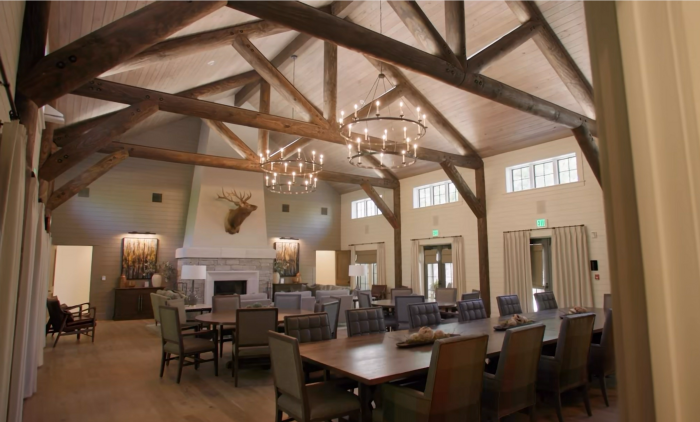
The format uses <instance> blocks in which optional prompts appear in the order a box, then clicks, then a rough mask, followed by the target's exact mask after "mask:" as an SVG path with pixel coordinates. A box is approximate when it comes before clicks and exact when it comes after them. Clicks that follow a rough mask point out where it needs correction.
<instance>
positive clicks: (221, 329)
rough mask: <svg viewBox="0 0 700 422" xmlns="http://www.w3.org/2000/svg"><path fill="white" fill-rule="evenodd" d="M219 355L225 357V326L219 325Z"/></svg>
mask: <svg viewBox="0 0 700 422" xmlns="http://www.w3.org/2000/svg"><path fill="white" fill-rule="evenodd" d="M219 349H220V350H219V356H221V357H224V326H223V325H222V326H221V327H219Z"/></svg>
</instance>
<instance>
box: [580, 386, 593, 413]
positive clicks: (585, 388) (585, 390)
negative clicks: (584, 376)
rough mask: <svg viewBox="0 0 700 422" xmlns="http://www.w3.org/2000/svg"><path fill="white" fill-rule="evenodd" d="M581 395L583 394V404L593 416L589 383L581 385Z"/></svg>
mask: <svg viewBox="0 0 700 422" xmlns="http://www.w3.org/2000/svg"><path fill="white" fill-rule="evenodd" d="M581 395H583V404H584V405H585V406H586V413H588V416H589V417H590V416H593V413H592V412H591V400H590V399H589V398H588V384H586V385H583V386H581Z"/></svg>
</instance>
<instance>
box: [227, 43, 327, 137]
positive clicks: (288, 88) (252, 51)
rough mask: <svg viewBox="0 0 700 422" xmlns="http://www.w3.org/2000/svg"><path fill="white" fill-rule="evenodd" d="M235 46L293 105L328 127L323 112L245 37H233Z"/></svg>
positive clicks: (311, 118) (317, 122) (311, 119)
mask: <svg viewBox="0 0 700 422" xmlns="http://www.w3.org/2000/svg"><path fill="white" fill-rule="evenodd" d="M233 48H235V49H236V51H238V54H240V55H241V57H243V58H244V59H245V61H247V62H248V63H249V64H250V65H251V66H253V69H255V70H256V71H257V72H258V74H259V75H260V76H261V77H262V78H263V79H265V81H267V82H268V83H269V84H270V86H272V87H273V88H274V89H275V91H277V93H278V94H280V96H282V98H284V99H285V100H286V101H287V102H288V103H289V104H291V105H292V107H293V108H294V109H295V110H296V111H298V112H299V113H301V114H302V115H304V116H306V117H307V118H308V119H309V120H310V121H311V122H312V123H314V124H316V125H319V126H323V127H327V126H328V122H326V119H324V118H323V114H322V113H321V112H320V111H319V110H318V109H317V108H316V106H314V105H313V104H312V103H311V101H309V100H308V99H307V98H306V97H304V95H303V94H302V93H301V92H299V90H298V89H296V87H295V86H294V85H292V83H291V82H290V81H289V80H288V79H287V78H285V77H284V75H283V74H282V73H281V72H280V71H279V70H277V67H275V65H273V64H272V63H270V61H268V60H267V58H266V57H265V56H264V55H263V54H262V53H261V52H260V50H258V49H257V47H255V46H254V45H253V43H252V42H250V40H248V39H247V38H245V37H242V36H237V37H235V38H234V39H233Z"/></svg>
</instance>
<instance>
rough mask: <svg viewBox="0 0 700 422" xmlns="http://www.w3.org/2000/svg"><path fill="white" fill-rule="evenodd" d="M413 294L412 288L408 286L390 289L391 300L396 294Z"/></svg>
mask: <svg viewBox="0 0 700 422" xmlns="http://www.w3.org/2000/svg"><path fill="white" fill-rule="evenodd" d="M412 294H413V289H412V288H410V287H396V288H394V289H391V300H394V299H396V297H397V296H410V295H412Z"/></svg>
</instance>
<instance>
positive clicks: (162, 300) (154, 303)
mask: <svg viewBox="0 0 700 422" xmlns="http://www.w3.org/2000/svg"><path fill="white" fill-rule="evenodd" d="M167 302H168V297H167V296H163V295H159V294H157V293H151V308H152V309H153V319H155V320H156V322H158V323H160V307H161V306H165V304H166V303H167Z"/></svg>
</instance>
